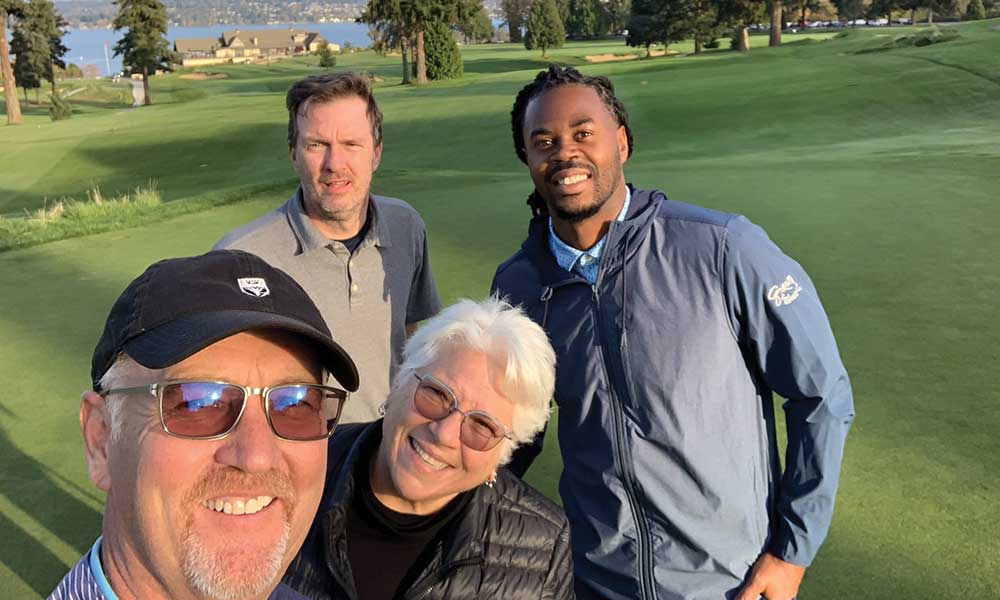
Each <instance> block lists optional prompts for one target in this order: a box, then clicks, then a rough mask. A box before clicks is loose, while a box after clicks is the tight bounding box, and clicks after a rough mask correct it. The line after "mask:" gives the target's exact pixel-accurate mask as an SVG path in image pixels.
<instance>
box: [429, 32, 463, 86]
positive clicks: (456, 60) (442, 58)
mask: <svg viewBox="0 0 1000 600" xmlns="http://www.w3.org/2000/svg"><path fill="white" fill-rule="evenodd" d="M424 52H425V53H426V56H427V78H428V79H435V80H437V79H456V78H458V77H461V76H462V74H463V73H464V72H465V67H464V66H463V64H462V54H461V53H460V52H459V51H458V44H457V43H455V36H453V35H452V34H451V28H450V27H449V26H448V24H447V23H445V22H443V21H435V22H432V23H431V24H430V25H429V26H428V27H427V31H425V32H424Z"/></svg>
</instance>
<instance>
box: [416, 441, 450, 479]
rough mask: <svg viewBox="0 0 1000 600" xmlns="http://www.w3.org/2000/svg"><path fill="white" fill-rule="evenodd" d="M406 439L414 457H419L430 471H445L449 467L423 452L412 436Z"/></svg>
mask: <svg viewBox="0 0 1000 600" xmlns="http://www.w3.org/2000/svg"><path fill="white" fill-rule="evenodd" d="M408 439H409V442H410V448H412V449H413V452H415V453H416V455H417V456H419V457H420V460H422V461H424V462H425V463H427V465H428V466H429V467H431V468H432V469H434V470H435V471H442V470H444V469H447V468H449V467H451V465H449V464H447V463H443V462H441V461H439V460H437V459H436V458H434V457H433V456H431V455H430V454H428V453H427V451H425V450H424V449H423V448H422V447H421V446H420V442H418V441H417V440H415V439H414V438H413V437H412V436H411V437H410V438H408Z"/></svg>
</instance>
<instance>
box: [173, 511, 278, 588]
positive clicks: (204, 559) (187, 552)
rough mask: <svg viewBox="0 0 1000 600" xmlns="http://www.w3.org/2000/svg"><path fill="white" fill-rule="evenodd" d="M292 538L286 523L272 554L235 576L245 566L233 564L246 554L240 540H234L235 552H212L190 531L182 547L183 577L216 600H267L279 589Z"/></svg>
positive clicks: (260, 558) (261, 558) (261, 557)
mask: <svg viewBox="0 0 1000 600" xmlns="http://www.w3.org/2000/svg"><path fill="white" fill-rule="evenodd" d="M289 537H291V526H290V525H289V524H288V520H287V519H286V520H285V523H284V527H283V528H282V533H281V538H280V539H279V540H278V541H277V543H275V545H274V546H272V547H271V551H270V553H269V554H268V555H267V556H260V557H259V560H256V561H255V562H254V563H252V564H251V565H250V568H243V569H240V571H239V572H236V573H233V572H231V571H232V570H233V568H234V567H237V566H244V565H237V564H236V562H237V561H234V560H233V558H234V557H235V556H238V555H239V554H240V552H241V551H246V549H245V548H242V547H240V545H239V541H238V540H231V542H233V547H232V548H225V549H223V550H222V551H219V552H209V551H208V550H206V549H205V547H204V546H203V545H202V543H201V539H200V538H198V537H197V536H195V535H193V534H192V533H191V532H190V531H189V532H188V534H187V536H186V537H185V538H184V545H183V550H184V576H185V577H186V578H187V580H188V583H189V584H190V585H191V587H192V588H193V589H194V590H196V591H197V592H198V593H200V594H201V595H202V596H205V597H206V598H212V599H213V600H246V599H247V598H258V597H259V598H264V597H266V596H267V595H268V594H270V593H271V591H273V589H274V588H275V587H277V585H278V580H279V579H280V578H281V574H282V573H281V571H282V566H283V565H282V563H283V562H284V561H283V559H284V557H285V552H286V551H287V550H288V539H289ZM229 550H232V552H231V553H230V552H229ZM239 562H243V561H239Z"/></svg>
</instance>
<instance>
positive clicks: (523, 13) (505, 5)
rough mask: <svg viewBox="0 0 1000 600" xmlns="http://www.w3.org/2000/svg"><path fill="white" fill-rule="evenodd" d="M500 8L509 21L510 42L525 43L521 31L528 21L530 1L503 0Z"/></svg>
mask: <svg viewBox="0 0 1000 600" xmlns="http://www.w3.org/2000/svg"><path fill="white" fill-rule="evenodd" d="M500 8H501V10H503V14H504V18H505V20H506V21H507V29H508V31H509V32H510V41H512V42H515V43H516V42H521V41H523V37H522V34H521V29H522V28H523V27H524V22H525V21H526V20H527V19H528V11H529V9H530V8H531V2H530V0H501V2H500Z"/></svg>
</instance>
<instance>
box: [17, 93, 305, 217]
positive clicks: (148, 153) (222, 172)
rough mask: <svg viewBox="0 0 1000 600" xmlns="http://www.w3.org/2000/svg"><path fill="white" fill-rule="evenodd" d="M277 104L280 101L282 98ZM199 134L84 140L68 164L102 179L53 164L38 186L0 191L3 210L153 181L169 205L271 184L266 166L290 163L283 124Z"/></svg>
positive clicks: (167, 132)
mask: <svg viewBox="0 0 1000 600" xmlns="http://www.w3.org/2000/svg"><path fill="white" fill-rule="evenodd" d="M275 101H276V102H280V100H279V99H278V98H276V99H275ZM139 110H142V109H139ZM199 133H200V132H199V131H197V130H193V129H192V130H189V131H185V130H177V131H171V130H169V129H163V128H159V129H158V130H157V131H156V134H155V135H151V136H149V137H148V138H146V139H140V138H139V137H138V134H136V133H134V132H128V133H127V134H126V135H128V136H129V137H128V138H127V140H126V141H122V139H121V138H116V137H115V136H114V134H110V135H106V136H102V137H101V138H99V139H95V140H93V141H90V140H88V141H85V142H83V143H81V144H79V145H78V146H77V147H76V148H75V149H74V150H72V151H71V153H70V154H69V155H68V156H67V159H64V162H65V161H66V160H70V161H71V162H72V163H74V164H84V165H98V166H99V169H96V170H95V172H96V173H100V175H99V176H94V177H92V178H89V179H88V178H87V177H86V176H85V175H84V176H82V177H72V176H64V175H62V174H60V172H59V166H58V165H53V166H52V167H51V172H52V174H53V176H52V177H47V176H44V175H43V176H41V177H39V180H38V184H37V185H35V186H32V187H30V188H29V189H26V190H19V191H7V190H2V191H0V193H2V194H3V196H2V197H3V198H4V200H5V201H4V202H2V203H0V210H2V211H3V212H4V213H8V214H9V213H17V212H19V211H21V210H22V209H25V208H26V209H29V210H34V209H35V208H38V207H40V206H41V205H42V203H43V199H45V198H48V199H49V201H50V202H51V201H54V200H57V199H59V198H64V197H70V198H74V199H76V200H84V199H86V193H87V191H88V190H89V189H91V188H93V186H95V185H97V186H100V189H101V192H102V194H103V195H104V197H105V198H111V197H114V196H116V195H118V194H123V193H128V192H131V191H132V190H134V189H135V188H136V187H137V186H142V185H145V184H146V183H148V182H149V181H151V180H152V181H156V182H157V183H158V189H159V191H160V195H161V198H162V199H163V200H164V201H171V200H175V199H177V198H182V197H189V196H194V195H197V194H199V193H202V192H209V191H212V190H218V189H225V188H230V187H235V186H242V185H248V184H255V183H266V182H268V181H271V180H273V177H270V176H269V174H273V173H274V172H275V171H274V169H272V170H270V171H269V170H268V169H267V168H263V169H262V164H264V163H267V164H275V163H276V161H282V162H284V161H287V158H286V157H287V150H286V145H285V144H286V142H285V137H286V129H285V126H284V125H283V124H257V125H243V126H239V127H233V128H231V129H227V130H224V131H223V132H222V133H221V134H216V135H206V134H204V133H201V134H200V135H199ZM289 170H290V169H289ZM81 186H83V187H81Z"/></svg>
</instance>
